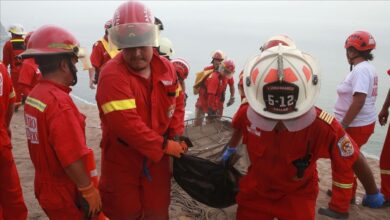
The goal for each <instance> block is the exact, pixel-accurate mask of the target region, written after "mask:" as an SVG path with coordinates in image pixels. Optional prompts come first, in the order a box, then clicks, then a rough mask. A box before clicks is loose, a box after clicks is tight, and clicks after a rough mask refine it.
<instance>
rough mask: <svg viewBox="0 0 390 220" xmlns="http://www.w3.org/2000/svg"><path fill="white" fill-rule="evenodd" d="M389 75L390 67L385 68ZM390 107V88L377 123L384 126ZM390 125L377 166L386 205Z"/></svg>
mask: <svg viewBox="0 0 390 220" xmlns="http://www.w3.org/2000/svg"><path fill="white" fill-rule="evenodd" d="M387 73H388V74H389V75H390V69H389V70H387ZM389 107H390V89H389V91H388V92H387V96H386V99H385V102H384V103H383V106H382V110H381V111H380V112H379V114H378V121H379V124H380V125H382V126H384V125H386V123H387V119H388V117H389ZM389 158H390V127H389V128H388V130H387V135H386V139H385V143H384V144H383V148H382V153H381V157H380V160H379V167H380V169H381V192H382V193H383V195H384V196H385V200H386V205H390V160H389Z"/></svg>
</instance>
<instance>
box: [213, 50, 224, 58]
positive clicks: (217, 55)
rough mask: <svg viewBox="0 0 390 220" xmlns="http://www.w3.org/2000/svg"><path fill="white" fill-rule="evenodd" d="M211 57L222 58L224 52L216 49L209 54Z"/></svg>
mask: <svg viewBox="0 0 390 220" xmlns="http://www.w3.org/2000/svg"><path fill="white" fill-rule="evenodd" d="M211 58H213V59H216V60H223V59H224V58H225V54H224V53H223V52H222V51H221V50H216V51H214V52H213V53H212V54H211Z"/></svg>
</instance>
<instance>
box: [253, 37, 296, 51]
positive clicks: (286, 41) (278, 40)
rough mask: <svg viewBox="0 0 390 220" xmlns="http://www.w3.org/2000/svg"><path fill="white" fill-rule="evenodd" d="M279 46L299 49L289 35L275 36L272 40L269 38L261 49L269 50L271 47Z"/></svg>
mask: <svg viewBox="0 0 390 220" xmlns="http://www.w3.org/2000/svg"><path fill="white" fill-rule="evenodd" d="M279 44H282V45H283V46H288V47H292V48H294V49H295V48H297V46H296V45H295V42H294V41H293V40H292V39H291V38H290V37H289V36H287V35H283V34H279V35H275V36H273V37H271V38H269V39H268V40H267V41H266V42H265V43H264V44H263V46H262V47H260V50H261V51H264V50H267V49H269V48H271V47H275V46H278V45H279Z"/></svg>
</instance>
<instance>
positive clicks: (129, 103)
mask: <svg viewBox="0 0 390 220" xmlns="http://www.w3.org/2000/svg"><path fill="white" fill-rule="evenodd" d="M136 107H137V106H136V105H135V99H124V100H117V101H111V102H107V103H105V104H103V105H102V110H103V113H104V114H107V113H110V112H113V111H119V110H128V109H135V108H136Z"/></svg>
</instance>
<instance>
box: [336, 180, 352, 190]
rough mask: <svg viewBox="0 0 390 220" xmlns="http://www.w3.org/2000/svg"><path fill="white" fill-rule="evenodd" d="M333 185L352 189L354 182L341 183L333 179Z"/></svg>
mask: <svg viewBox="0 0 390 220" xmlns="http://www.w3.org/2000/svg"><path fill="white" fill-rule="evenodd" d="M333 185H335V186H337V187H339V188H342V189H351V188H352V185H353V183H339V182H336V181H333Z"/></svg>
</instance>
